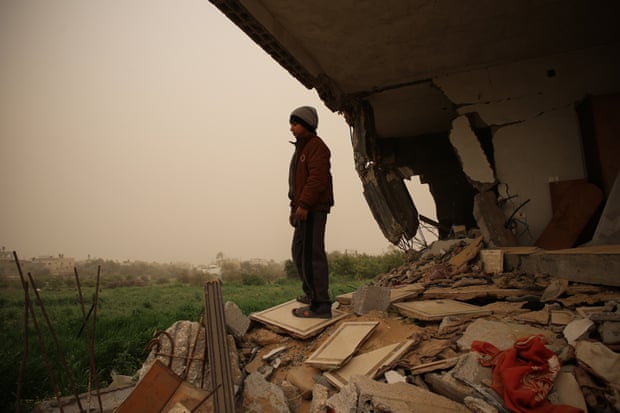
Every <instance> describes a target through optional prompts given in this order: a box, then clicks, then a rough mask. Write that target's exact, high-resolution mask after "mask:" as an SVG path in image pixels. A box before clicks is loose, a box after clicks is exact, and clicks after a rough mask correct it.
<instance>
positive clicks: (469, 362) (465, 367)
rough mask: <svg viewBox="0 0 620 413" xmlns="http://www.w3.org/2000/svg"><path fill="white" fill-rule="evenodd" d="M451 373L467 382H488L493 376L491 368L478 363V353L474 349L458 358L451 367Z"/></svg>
mask: <svg viewBox="0 0 620 413" xmlns="http://www.w3.org/2000/svg"><path fill="white" fill-rule="evenodd" d="M452 375H453V376H454V377H455V378H456V379H458V380H461V381H462V382H463V383H467V384H471V383H473V384H482V383H490V382H491V379H492V378H493V369H492V368H490V367H484V366H483V365H481V364H480V354H478V353H477V352H475V351H472V352H470V353H467V354H465V355H463V356H461V357H460V358H459V361H458V363H456V366H454V369H452Z"/></svg>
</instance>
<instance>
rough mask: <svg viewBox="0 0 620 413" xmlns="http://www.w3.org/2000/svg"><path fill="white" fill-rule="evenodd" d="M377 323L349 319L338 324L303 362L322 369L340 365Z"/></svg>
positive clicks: (335, 367) (351, 354)
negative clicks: (349, 320)
mask: <svg viewBox="0 0 620 413" xmlns="http://www.w3.org/2000/svg"><path fill="white" fill-rule="evenodd" d="M378 324H379V322H378V321H359V322H358V321H351V322H344V323H342V324H340V326H339V327H338V328H337V329H336V331H334V332H333V333H332V335H331V336H330V337H329V338H328V339H327V340H325V341H324V342H323V344H321V346H320V347H319V348H318V349H316V351H314V353H312V354H311V355H310V356H309V357H308V358H307V359H306V360H305V361H304V363H305V364H308V365H310V366H312V367H316V368H319V369H323V370H330V369H337V368H339V367H341V366H342V365H344V364H345V363H346V362H347V361H348V360H349V359H350V358H351V356H353V354H354V353H355V351H356V350H357V349H358V348H359V346H361V345H362V343H363V342H364V341H365V340H366V339H367V338H368V336H369V335H370V334H371V333H372V332H373V330H374V329H375V328H376V327H377V325H378Z"/></svg>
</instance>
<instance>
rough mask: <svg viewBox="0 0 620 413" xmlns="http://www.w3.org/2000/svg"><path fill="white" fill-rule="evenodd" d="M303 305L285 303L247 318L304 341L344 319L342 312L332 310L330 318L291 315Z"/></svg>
mask: <svg viewBox="0 0 620 413" xmlns="http://www.w3.org/2000/svg"><path fill="white" fill-rule="evenodd" d="M302 306H303V304H301V303H299V302H297V301H296V300H291V301H287V302H285V303H282V304H280V305H277V306H275V307H271V308H268V309H266V310H263V311H259V312H256V313H252V314H250V316H249V318H250V319H251V320H254V321H258V322H260V323H263V324H265V325H266V326H268V327H270V328H274V329H276V330H283V331H285V332H286V333H288V334H290V335H292V336H294V337H297V338H300V339H306V338H309V337H313V336H315V335H317V334H318V333H320V332H321V331H323V329H324V328H325V327H327V326H329V325H331V324H333V323H335V322H336V321H339V320H341V319H343V318H344V317H346V316H347V315H348V314H347V313H345V312H344V311H339V310H334V309H332V318H330V319H324V318H299V317H295V316H294V315H293V309H294V308H299V307H302Z"/></svg>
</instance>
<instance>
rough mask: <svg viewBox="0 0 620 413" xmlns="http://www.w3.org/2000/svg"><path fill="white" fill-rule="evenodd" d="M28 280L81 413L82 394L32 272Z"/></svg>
mask: <svg viewBox="0 0 620 413" xmlns="http://www.w3.org/2000/svg"><path fill="white" fill-rule="evenodd" d="M28 278H29V279H30V284H31V285H32V289H33V291H34V294H35V295H36V296H37V302H38V303H39V308H41V313H42V314H43V318H44V319H45V322H46V323H47V328H48V330H49V332H50V334H51V336H52V339H53V340H54V344H55V345H56V351H57V353H58V357H59V359H60V364H61V365H62V367H63V369H64V370H65V373H66V375H67V378H68V379H69V383H70V384H71V387H72V388H73V393H74V395H75V401H76V403H77V405H78V407H79V408H80V411H83V410H84V408H83V407H82V402H81V401H80V393H79V392H78V389H77V386H76V385H75V381H74V380H73V374H71V370H69V366H68V365H67V359H66V358H65V353H64V351H63V350H62V346H61V345H60V342H59V341H58V337H57V336H56V331H54V326H53V325H52V322H51V321H50V318H49V316H48V315H47V310H46V309H45V305H44V304H43V300H42V299H41V296H40V295H39V291H38V290H37V286H36V284H35V282H34V278H33V277H32V274H30V272H28Z"/></svg>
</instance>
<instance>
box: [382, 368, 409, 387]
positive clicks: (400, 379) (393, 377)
mask: <svg viewBox="0 0 620 413" xmlns="http://www.w3.org/2000/svg"><path fill="white" fill-rule="evenodd" d="M383 376H384V377H385V381H386V382H387V384H392V383H406V382H407V377H405V376H403V375H402V374H400V373H399V372H397V371H395V370H389V371H386V372H385V373H383Z"/></svg>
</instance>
